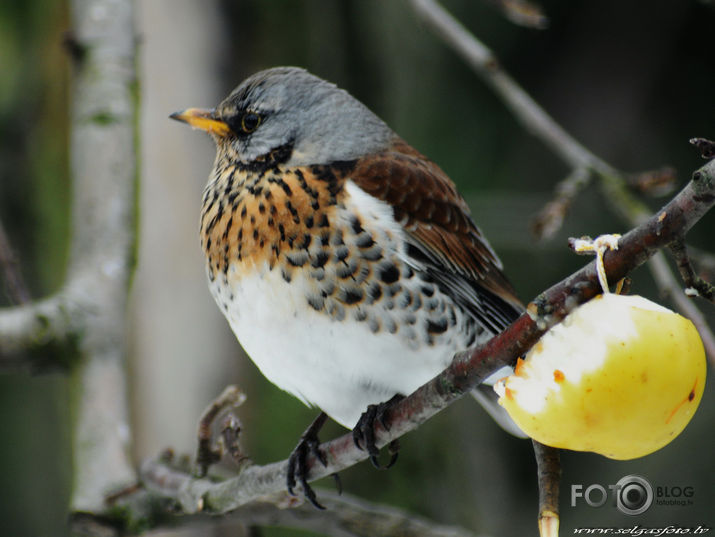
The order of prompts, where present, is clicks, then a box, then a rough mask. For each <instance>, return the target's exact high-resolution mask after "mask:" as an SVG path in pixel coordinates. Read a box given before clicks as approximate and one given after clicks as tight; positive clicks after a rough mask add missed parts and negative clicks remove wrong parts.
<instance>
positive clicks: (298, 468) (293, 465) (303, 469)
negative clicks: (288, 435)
mask: <svg viewBox="0 0 715 537" xmlns="http://www.w3.org/2000/svg"><path fill="white" fill-rule="evenodd" d="M327 417H328V416H327V415H326V414H325V413H324V412H321V413H320V414H319V415H318V417H317V418H316V419H315V421H313V423H311V424H310V427H308V428H307V429H306V430H305V432H304V433H303V434H302V436H301V437H300V441H299V442H298V445H297V446H296V447H295V449H293V451H292V452H291V454H290V457H288V469H287V471H286V487H287V489H288V493H289V494H290V495H291V496H296V493H295V487H296V485H298V484H300V486H301V488H302V489H303V496H305V498H306V499H307V500H308V501H309V502H310V503H312V504H313V506H314V507H315V508H317V509H325V507H324V506H322V505H321V504H320V503H319V502H318V498H317V496H316V495H315V491H314V490H313V489H312V487H311V486H310V485H309V484H308V472H309V471H310V468H309V467H308V455H313V456H314V457H315V458H316V459H317V460H319V461H320V463H321V464H322V465H323V466H327V465H328V459H327V457H326V456H325V453H323V452H322V451H321V450H320V440H319V439H318V432H319V431H320V429H321V428H322V427H323V424H324V423H325V420H326V419H327ZM333 476H334V478H335V481H336V484H337V486H338V490H339V491H341V490H342V488H341V487H340V479H339V478H338V475H337V474H333Z"/></svg>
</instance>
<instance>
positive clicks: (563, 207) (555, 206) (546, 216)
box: [531, 168, 591, 239]
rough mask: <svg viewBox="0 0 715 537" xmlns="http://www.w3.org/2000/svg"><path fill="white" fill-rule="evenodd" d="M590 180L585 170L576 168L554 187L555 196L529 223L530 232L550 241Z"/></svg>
mask: <svg viewBox="0 0 715 537" xmlns="http://www.w3.org/2000/svg"><path fill="white" fill-rule="evenodd" d="M590 180H591V173H590V172H589V171H588V170H587V169H586V168H576V169H574V170H573V171H572V172H571V173H570V174H569V176H568V177H567V178H566V179H564V180H563V181H561V182H560V183H559V184H557V185H556V189H555V191H556V196H555V197H554V199H552V200H551V201H550V202H549V203H547V204H546V205H545V206H544V207H543V209H541V211H539V213H538V214H537V215H536V216H535V217H534V219H533V220H532V222H531V231H532V233H533V234H534V235H535V236H536V237H537V238H539V239H550V238H551V237H553V236H554V235H555V234H556V232H557V231H558V230H559V229H561V225H562V224H563V221H564V218H565V217H566V214H567V213H568V212H569V210H570V209H571V205H572V204H573V202H574V200H575V199H576V196H577V195H578V193H579V192H580V191H581V190H583V188H584V187H585V186H586V185H587V184H588V183H589V181H590Z"/></svg>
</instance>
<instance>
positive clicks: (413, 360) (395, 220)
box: [170, 67, 523, 507]
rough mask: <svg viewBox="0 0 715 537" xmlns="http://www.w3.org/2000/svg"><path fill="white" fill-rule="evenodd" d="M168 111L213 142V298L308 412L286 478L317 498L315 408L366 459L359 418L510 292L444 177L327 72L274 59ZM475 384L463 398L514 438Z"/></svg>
mask: <svg viewBox="0 0 715 537" xmlns="http://www.w3.org/2000/svg"><path fill="white" fill-rule="evenodd" d="M170 117H171V118H172V119H176V120H178V121H182V122H185V123H187V124H189V125H190V126H191V127H193V128H196V129H200V130H202V131H205V132H206V133H208V134H209V135H210V136H211V138H213V141H214V142H215V144H216V158H215V161H214V164H213V169H212V171H211V172H210V175H209V178H208V182H207V184H206V187H205V189H204V191H203V197H202V207H201V214H200V242H201V248H202V250H203V253H204V254H205V256H206V273H207V276H208V282H209V288H210V291H211V294H212V295H213V298H214V299H215V301H216V303H217V305H218V306H219V308H220V309H221V310H222V312H223V314H224V316H225V317H226V319H227V321H228V323H229V325H230V326H231V329H232V330H233V332H234V333H235V335H236V337H237V338H238V341H239V342H240V344H241V346H242V347H243V349H244V350H245V352H246V353H247V355H248V356H249V357H250V358H251V359H252V361H253V362H254V363H255V364H256V366H257V367H258V369H259V370H260V371H261V372H262V373H263V375H264V376H265V377H266V378H267V379H268V380H269V381H271V382H272V383H273V384H275V385H276V386H278V387H279V388H281V389H283V390H285V391H287V392H288V393H290V394H292V395H294V396H295V397H297V398H298V399H299V400H300V401H302V402H303V403H305V404H306V405H309V406H311V407H316V408H318V409H320V411H321V413H320V415H319V416H318V418H317V419H316V421H315V422H313V424H312V425H311V427H309V428H308V430H306V433H304V434H303V436H302V437H301V440H300V442H299V443H298V446H297V447H296V449H295V450H294V451H293V452H292V453H291V457H290V459H289V461H290V462H289V468H288V477H287V484H288V490H289V491H290V492H291V493H293V492H294V491H293V488H294V487H295V486H296V479H297V480H298V482H300V484H301V486H302V488H303V493H304V495H305V496H306V497H307V498H308V499H309V500H310V501H311V502H312V503H313V504H314V505H316V507H322V506H321V505H320V504H319V502H317V500H316V497H315V494H314V492H313V491H312V490H311V489H310V487H309V485H308V483H307V482H306V479H305V474H306V472H307V468H306V462H305V459H306V455H307V453H309V452H312V453H314V454H316V455H317V456H318V459H319V460H321V461H323V462H324V461H325V459H324V457H323V456H322V454H321V453H320V452H319V450H317V445H318V442H317V433H318V431H319V430H320V427H322V424H323V423H324V422H325V420H326V417H328V416H329V417H330V418H332V419H333V420H334V421H336V422H338V423H339V424H341V425H343V426H345V427H346V428H348V429H353V431H354V432H353V435H354V438H355V441H356V444H357V445H358V447H360V448H361V449H362V448H365V449H367V450H368V451H369V453H370V457H371V460H372V461H373V463H374V464H375V465H376V466H379V463H377V462H376V455H377V452H378V450H377V448H376V447H375V446H374V435H373V433H372V425H373V423H372V422H373V421H374V420H375V419H376V418H378V419H382V418H383V417H384V412H386V411H387V410H388V409H389V404H390V402H392V401H394V400H395V399H396V398H400V397H403V396H406V395H408V394H410V393H412V392H413V391H414V390H416V389H417V388H418V387H419V386H421V385H422V384H424V383H425V382H427V381H428V380H430V379H431V378H433V377H434V376H435V375H437V374H438V373H439V372H441V371H442V370H443V369H445V368H446V367H447V366H448V365H449V363H450V361H451V359H452V357H453V355H454V354H455V352H456V351H459V350H462V349H466V348H468V347H470V346H472V345H475V344H478V343H482V342H484V341H486V340H488V339H489V338H491V337H492V336H494V335H495V334H497V333H499V332H500V331H502V330H503V329H504V327H506V326H507V325H508V324H510V323H511V322H512V321H513V320H514V319H516V318H517V317H518V316H519V315H520V313H521V312H522V311H523V307H522V304H521V302H520V301H519V299H518V298H517V296H516V294H515V291H514V288H513V287H512V285H511V284H510V283H509V281H508V280H507V278H506V276H505V275H504V272H503V267H502V263H501V261H500V260H499V258H498V256H497V254H496V253H495V251H494V249H493V248H492V247H491V246H490V244H489V242H488V241H487V239H486V237H485V236H484V234H483V233H482V231H481V230H480V229H479V228H478V227H477V225H476V224H475V222H474V220H473V219H472V217H471V215H470V210H469V207H468V206H467V203H466V202H465V201H464V199H463V198H462V196H461V195H460V194H459V193H458V191H457V188H456V186H455V184H454V183H453V182H452V180H451V179H450V178H449V177H448V176H447V175H446V174H445V172H444V171H442V169H441V168H440V167H439V166H438V165H437V164H435V163H434V162H433V161H431V160H430V159H428V158H427V157H426V156H424V155H423V154H421V153H420V152H419V151H417V150H416V149H414V148H413V147H411V146H410V145H409V144H408V143H407V142H405V141H404V140H403V139H402V138H401V137H400V136H398V135H397V134H396V133H395V132H394V131H393V130H392V129H390V127H388V125H387V124H386V123H385V122H384V121H382V120H381V119H380V118H378V117H377V116H376V115H375V114H374V113H373V112H371V111H370V110H369V109H368V108H367V107H366V106H365V105H364V104H362V103H361V102H360V101H358V100H357V99H355V98H354V97H353V96H352V95H350V94H349V93H348V92H347V91H346V90H344V89H341V88H339V87H338V86H336V85H335V84H333V83H331V82H328V81H326V80H323V79H322V78H319V77H318V76H315V75H313V74H311V73H310V72H308V71H307V70H305V69H303V68H300V67H274V68H270V69H266V70H263V71H260V72H257V73H255V74H253V75H252V76H250V77H248V78H247V79H246V80H244V81H243V82H241V83H240V84H239V85H238V87H237V88H236V89H235V90H234V91H233V92H231V93H230V95H228V97H226V98H225V99H224V100H223V101H222V102H221V103H220V104H218V105H217V106H216V107H215V108H210V109H202V108H188V109H186V110H183V111H181V112H176V113H174V114H172V115H171V116H170ZM488 391H491V389H489V390H488ZM488 391H487V390H484V391H476V392H475V394H474V395H475V397H477V399H478V400H479V401H480V402H481V403H482V404H483V405H484V406H485V408H487V410H488V411H489V412H490V414H492V416H493V417H495V418H496V419H497V421H498V422H499V423H500V424H501V425H502V426H504V427H505V428H506V429H507V430H509V431H510V432H512V433H514V434H516V435H519V436H522V434H521V432H520V431H519V430H518V428H516V426H515V425H513V423H512V422H510V420H509V419H508V417H506V413H504V412H503V410H502V409H501V408H500V407H498V405H496V404H495V401H494V399H493V398H491V397H488V396H486V395H485V394H487V393H488ZM492 395H493V394H492ZM392 462H394V456H393V459H392V461H391V463H390V465H391V464H392ZM388 466H389V465H388Z"/></svg>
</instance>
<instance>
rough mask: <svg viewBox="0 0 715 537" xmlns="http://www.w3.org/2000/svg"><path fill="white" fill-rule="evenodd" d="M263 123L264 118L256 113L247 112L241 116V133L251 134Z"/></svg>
mask: <svg viewBox="0 0 715 537" xmlns="http://www.w3.org/2000/svg"><path fill="white" fill-rule="evenodd" d="M261 121H263V118H262V117H261V116H260V115H259V114H256V113H255V112H246V113H245V114H243V116H241V131H243V133H244V134H251V133H252V132H253V131H255V130H256V129H257V128H258V126H259V125H260V124H261Z"/></svg>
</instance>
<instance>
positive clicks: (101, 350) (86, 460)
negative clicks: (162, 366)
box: [0, 0, 136, 512]
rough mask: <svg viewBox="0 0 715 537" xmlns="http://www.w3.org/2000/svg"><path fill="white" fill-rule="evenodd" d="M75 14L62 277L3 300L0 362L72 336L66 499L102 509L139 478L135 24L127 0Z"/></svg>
mask: <svg viewBox="0 0 715 537" xmlns="http://www.w3.org/2000/svg"><path fill="white" fill-rule="evenodd" d="M71 15H72V21H73V26H74V29H73V32H72V38H71V42H72V43H73V44H74V46H73V50H76V51H81V53H80V52H78V53H76V54H75V55H74V57H73V59H74V60H75V77H74V86H73V92H72V114H71V149H70V151H71V155H70V156H71V159H70V162H71V175H72V181H73V194H72V196H73V199H72V205H73V214H72V218H73V219H72V242H71V248H70V260H69V268H68V277H67V281H66V283H65V285H64V286H63V287H62V289H61V290H60V291H59V292H58V293H57V294H55V295H53V296H51V297H49V298H46V299H44V300H41V301H39V302H35V303H32V304H27V305H23V306H19V307H15V308H6V309H2V310H0V355H2V356H3V358H2V360H0V367H4V366H12V367H17V366H18V365H19V363H21V361H22V359H23V356H20V355H18V356H17V357H10V356H11V355H14V354H17V353H18V351H20V350H22V349H28V348H29V349H32V348H33V347H37V346H38V345H44V344H47V343H49V342H60V343H64V342H67V341H68V340H70V339H71V340H72V341H73V343H74V344H75V348H76V350H77V353H78V357H77V361H76V362H75V363H74V364H72V365H73V368H72V377H71V378H72V382H73V383H74V386H73V395H74V396H75V408H76V415H75V420H76V421H75V423H74V430H73V444H74V445H73V450H72V455H73V459H74V460H73V472H74V475H73V478H74V482H73V491H72V498H71V501H70V504H71V505H70V508H71V509H72V510H73V511H75V512H76V511H91V512H100V511H102V510H103V509H104V507H105V506H104V500H103V498H104V496H105V494H106V493H107V492H108V491H109V490H111V489H112V488H116V487H118V486H122V485H126V483H128V482H132V481H134V480H136V476H135V472H134V469H133V467H132V464H131V462H130V460H129V457H128V453H127V447H128V443H129V440H130V433H129V431H130V429H129V426H128V421H127V414H128V410H127V400H126V377H125V357H126V351H125V345H126V343H125V339H126V338H125V337H124V326H125V319H124V317H125V314H126V301H127V289H128V284H129V274H130V271H131V268H132V251H133V247H134V240H135V239H134V231H135V230H134V220H135V218H134V217H135V204H134V201H135V199H134V198H135V181H136V176H135V174H136V168H135V161H136V158H135V153H134V147H135V137H134V125H135V116H136V103H135V71H134V69H135V57H134V45H135V34H134V27H133V13H132V3H131V2H129V1H112V0H73V1H72V2H71ZM27 356H29V355H27ZM25 359H26V360H27V359H31V358H25ZM30 364H32V362H30Z"/></svg>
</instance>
